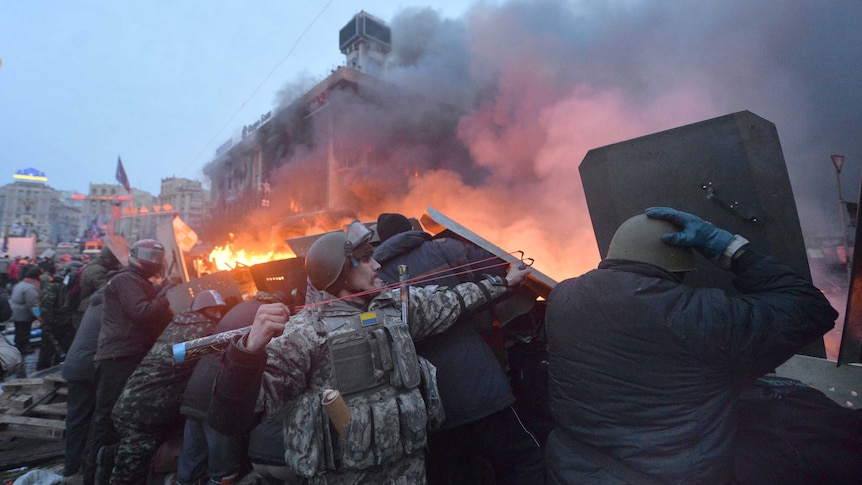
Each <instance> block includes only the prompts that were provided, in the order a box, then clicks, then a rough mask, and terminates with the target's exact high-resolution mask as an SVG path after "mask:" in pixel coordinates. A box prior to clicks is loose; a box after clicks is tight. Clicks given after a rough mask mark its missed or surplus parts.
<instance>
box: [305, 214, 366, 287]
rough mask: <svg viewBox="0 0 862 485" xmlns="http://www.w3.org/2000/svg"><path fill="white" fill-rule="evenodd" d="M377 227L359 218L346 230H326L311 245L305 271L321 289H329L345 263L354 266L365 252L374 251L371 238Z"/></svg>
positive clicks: (312, 282)
mask: <svg viewBox="0 0 862 485" xmlns="http://www.w3.org/2000/svg"><path fill="white" fill-rule="evenodd" d="M373 235H374V231H372V230H370V229H368V228H367V227H365V225H364V224H362V223H361V222H359V221H353V222H351V223H350V225H349V226H347V232H343V231H334V232H330V233H327V234H324V235H323V236H321V237H320V238H318V239H317V241H314V244H312V245H311V247H310V248H308V254H306V255H305V273H306V274H307V275H308V279H309V280H311V284H313V285H314V287H315V288H317V289H318V290H326V289H327V288H329V287H330V286H331V285H332V284H333V283H335V282H336V281H337V280H338V277H339V276H340V275H341V272H342V271H344V267H345V265H346V264H347V263H348V262H349V263H350V265H351V266H353V267H355V266H357V265H358V264H359V261H360V260H361V259H362V257H363V255H370V254H371V251H370V250H371V246H370V244H369V241H370V240H371V237H372V236H373Z"/></svg>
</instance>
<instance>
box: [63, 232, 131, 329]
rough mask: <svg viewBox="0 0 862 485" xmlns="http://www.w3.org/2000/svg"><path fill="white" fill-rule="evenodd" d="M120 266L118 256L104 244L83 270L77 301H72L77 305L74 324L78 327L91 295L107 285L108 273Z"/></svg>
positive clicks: (79, 281) (73, 319)
mask: <svg viewBox="0 0 862 485" xmlns="http://www.w3.org/2000/svg"><path fill="white" fill-rule="evenodd" d="M119 268H120V261H119V260H118V259H117V256H115V255H114V253H113V252H111V250H110V248H108V246H102V249H101V250H100V252H99V255H98V256H96V258H95V259H93V261H92V262H91V263H90V264H88V265H87V266H86V267H84V269H83V270H81V273H80V275H78V276H77V278H78V282H77V284H78V289H77V293H76V294H75V299H76V300H77V301H73V302H70V304H73V305H75V306H76V308H75V310H74V312H73V315H72V325H73V326H74V327H75V328H78V325H80V322H81V318H82V317H83V316H84V312H85V311H87V305H89V304H90V295H92V294H93V293H95V292H96V290H98V289H99V288H101V287H102V286H104V285H105V283H106V282H107V281H108V273H109V272H111V271H116V270H118V269H119Z"/></svg>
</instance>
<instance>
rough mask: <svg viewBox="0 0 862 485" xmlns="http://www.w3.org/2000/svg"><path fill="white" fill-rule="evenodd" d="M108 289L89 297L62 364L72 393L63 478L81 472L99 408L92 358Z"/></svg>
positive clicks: (67, 401)
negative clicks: (97, 407) (92, 426)
mask: <svg viewBox="0 0 862 485" xmlns="http://www.w3.org/2000/svg"><path fill="white" fill-rule="evenodd" d="M104 294H105V287H104V286H103V287H102V288H100V289H98V290H96V292H95V293H93V294H92V295H90V305H89V306H88V307H87V311H86V312H85V313H84V318H83V319H81V326H80V327H79V328H78V331H77V332H76V333H75V339H74V340H73V341H72V346H71V347H70V348H69V352H68V353H67V354H66V360H65V361H64V362H63V371H62V375H63V379H66V385H67V387H68V389H69V396H68V397H67V399H66V457H65V461H64V464H63V476H67V477H68V476H72V475H75V474H76V473H78V471H80V469H81V464H82V462H83V459H84V456H85V455H84V453H85V452H86V450H85V447H86V445H87V437H88V435H89V431H90V420H91V419H92V417H93V410H94V409H95V407H96V381H95V379H96V366H95V364H94V363H93V357H94V356H95V355H96V347H97V345H98V342H99V329H100V328H101V326H102V302H103V297H104Z"/></svg>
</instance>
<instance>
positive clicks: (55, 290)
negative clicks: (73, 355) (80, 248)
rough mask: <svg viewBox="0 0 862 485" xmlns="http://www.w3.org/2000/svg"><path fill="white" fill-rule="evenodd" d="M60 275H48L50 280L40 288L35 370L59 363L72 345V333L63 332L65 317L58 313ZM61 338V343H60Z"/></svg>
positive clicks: (61, 283) (61, 280)
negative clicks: (40, 335) (40, 328)
mask: <svg viewBox="0 0 862 485" xmlns="http://www.w3.org/2000/svg"><path fill="white" fill-rule="evenodd" d="M63 277H64V275H62V274H57V275H50V276H49V278H50V280H49V281H48V282H47V283H46V284H45V285H44V286H42V294H41V295H40V297H39V310H40V311H41V312H42V315H41V319H42V345H41V347H40V349H39V360H38V361H37V363H36V370H42V369H47V368H48V367H51V366H52V365H56V364H59V363H60V356H61V355H62V354H64V353H65V352H66V351H67V350H68V349H69V345H71V344H72V339H71V338H69V337H72V338H74V336H75V335H74V331H73V332H72V333H71V335H70V334H69V333H68V332H65V333H64V332H63V328H62V327H63V325H64V324H65V323H67V322H65V321H64V317H65V315H64V314H63V312H61V311H60V308H59V306H60V305H59V301H60V288H62V286H63ZM61 338H63V342H61V341H60V340H61Z"/></svg>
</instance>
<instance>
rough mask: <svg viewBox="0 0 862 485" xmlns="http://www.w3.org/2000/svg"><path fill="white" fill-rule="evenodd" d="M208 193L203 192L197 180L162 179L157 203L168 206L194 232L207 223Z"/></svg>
mask: <svg viewBox="0 0 862 485" xmlns="http://www.w3.org/2000/svg"><path fill="white" fill-rule="evenodd" d="M208 198H209V191H207V190H204V188H203V185H202V184H201V182H200V181H199V180H191V179H184V178H177V177H170V178H165V179H162V187H161V192H160V193H159V202H160V203H161V204H162V206H163V207H164V206H165V205H170V206H171V207H173V210H174V211H176V213H177V214H179V216H180V218H182V220H183V222H185V223H186V225H188V226H189V227H191V228H192V229H193V230H195V231H199V230H201V229H202V228H203V225H204V224H205V223H206V221H207V201H208Z"/></svg>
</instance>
